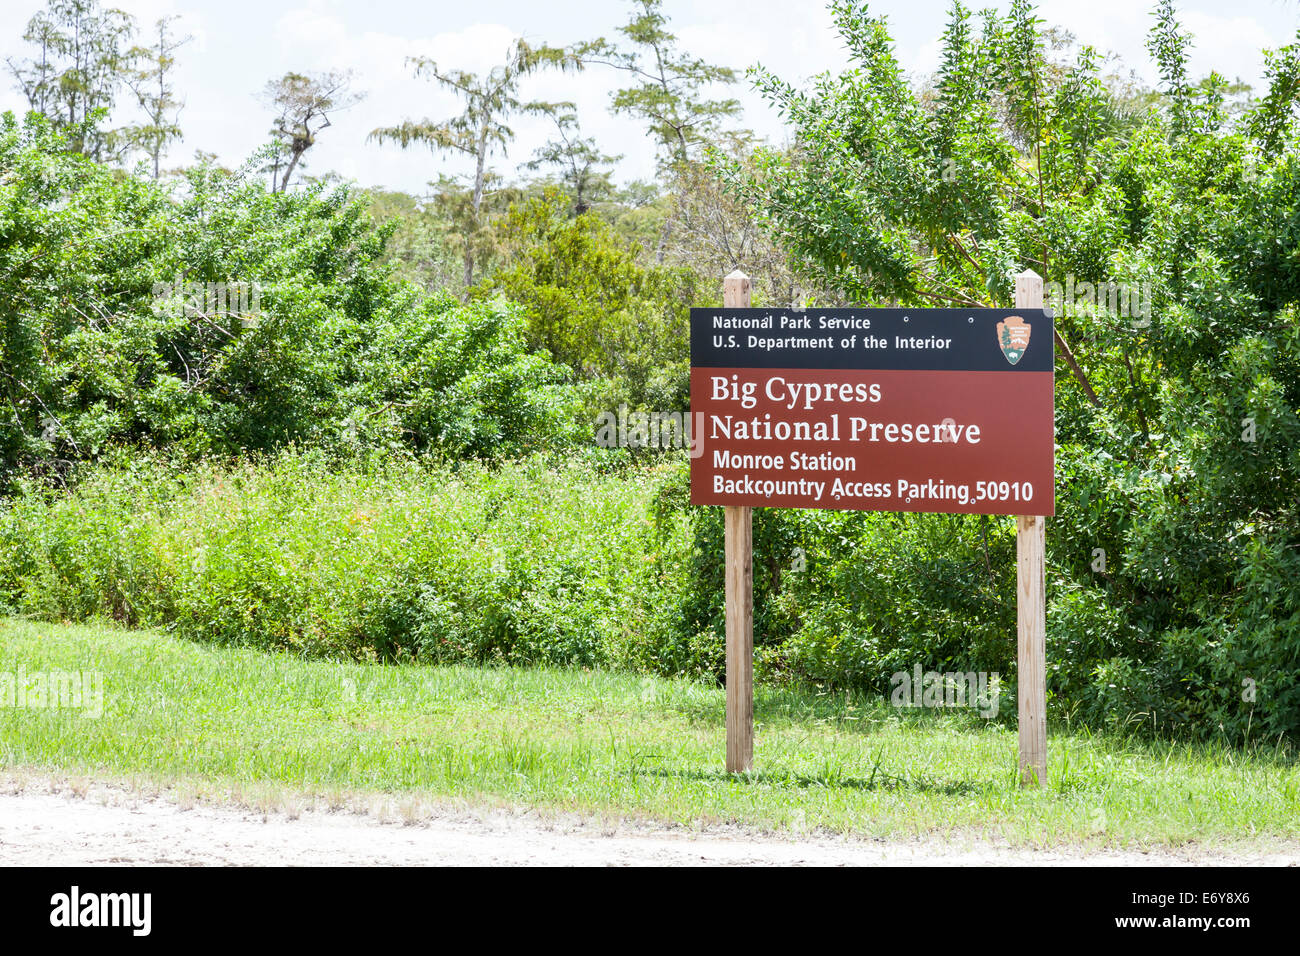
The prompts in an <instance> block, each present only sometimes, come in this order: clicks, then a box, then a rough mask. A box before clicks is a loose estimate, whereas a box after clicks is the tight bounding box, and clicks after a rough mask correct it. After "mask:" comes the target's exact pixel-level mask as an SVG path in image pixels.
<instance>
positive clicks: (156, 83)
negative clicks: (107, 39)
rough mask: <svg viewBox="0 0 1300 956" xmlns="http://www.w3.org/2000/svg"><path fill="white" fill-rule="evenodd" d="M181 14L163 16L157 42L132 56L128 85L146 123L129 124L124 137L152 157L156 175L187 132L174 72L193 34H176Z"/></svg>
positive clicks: (159, 22)
mask: <svg viewBox="0 0 1300 956" xmlns="http://www.w3.org/2000/svg"><path fill="white" fill-rule="evenodd" d="M177 19H178V18H177V17H174V16H172V17H162V18H160V19H159V20H158V21H157V23H155V24H154V30H155V31H156V33H155V35H156V38H157V39H156V41H155V42H154V43H153V44H152V45H151V46H147V47H135V48H134V49H133V50H132V51H131V59H132V60H133V61H134V63H135V64H136V65H135V66H134V67H133V68H132V69H131V71H130V72H129V73H128V74H127V77H126V84H127V85H128V86H129V87H130V88H131V92H132V93H134V94H135V99H136V103H137V104H138V105H139V107H140V109H141V111H142V112H143V113H144V116H145V119H144V122H143V123H138V124H136V125H134V126H128V127H127V128H126V129H125V130H123V131H122V136H123V138H124V140H125V141H126V142H127V143H128V144H129V145H131V146H132V147H134V148H135V149H138V150H140V151H142V152H143V153H144V154H145V155H146V156H148V157H149V160H150V162H151V163H152V165H153V178H154V179H157V178H158V177H159V176H160V175H161V172H162V157H163V154H164V153H165V152H166V151H167V146H168V145H169V144H170V143H173V142H175V141H176V140H178V139H180V138H181V136H182V135H183V133H182V131H181V127H180V121H179V116H180V112H181V110H182V109H183V108H184V106H185V104H184V102H183V101H182V100H180V99H178V98H177V96H176V89H175V87H174V86H173V85H172V74H173V73H174V72H175V70H176V52H177V51H178V50H179V49H180V48H181V47H183V46H184V45H185V44H187V43H189V42H190V41H191V40H192V39H194V38H193V37H192V36H189V35H188V34H187V35H186V36H183V37H178V36H176V34H175V33H173V32H172V22H173V21H175V20H177Z"/></svg>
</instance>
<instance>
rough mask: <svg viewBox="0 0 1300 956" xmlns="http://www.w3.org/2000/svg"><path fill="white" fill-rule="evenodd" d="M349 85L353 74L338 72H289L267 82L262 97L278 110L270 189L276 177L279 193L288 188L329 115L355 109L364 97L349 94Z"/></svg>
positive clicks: (273, 134) (272, 133) (328, 122)
mask: <svg viewBox="0 0 1300 956" xmlns="http://www.w3.org/2000/svg"><path fill="white" fill-rule="evenodd" d="M351 83H352V74H351V73H350V72H344V71H340V70H330V71H328V72H325V73H294V72H292V71H291V72H289V73H286V74H284V76H282V77H280V78H279V79H278V80H269V81H268V82H267V84H266V88H265V90H264V91H263V93H262V96H263V98H264V99H265V100H266V101H267V102H268V103H269V104H270V105H271V106H272V107H274V108H275V109H276V110H278V115H277V116H276V118H275V124H274V126H272V128H271V135H272V136H274V137H275V140H276V142H277V144H278V145H279V150H278V152H277V153H276V156H275V160H274V161H273V163H272V165H271V173H272V188H273V189H274V188H275V177H276V176H279V180H280V182H279V191H280V192H284V191H285V190H287V189H288V188H289V179H290V178H291V177H292V176H293V173H294V170H296V169H297V168H298V166H299V165H300V164H301V163H302V157H303V154H304V153H306V152H307V150H309V149H311V148H312V147H313V146H315V145H316V137H317V136H319V135H320V132H321V130H323V129H325V128H326V127H328V126H329V125H330V113H332V112H334V111H336V110H345V109H348V108H349V107H352V106H355V105H356V104H357V103H359V102H361V100H362V99H363V98H364V97H365V94H364V93H359V92H353V91H352V90H350V89H349V87H350V86H351ZM281 169H283V170H284V171H283V173H281V172H280V170H281Z"/></svg>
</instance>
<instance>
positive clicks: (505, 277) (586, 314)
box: [476, 189, 700, 411]
mask: <svg viewBox="0 0 1300 956" xmlns="http://www.w3.org/2000/svg"><path fill="white" fill-rule="evenodd" d="M567 207H568V203H567V198H566V197H565V196H564V195H563V194H562V193H560V192H559V191H558V190H554V189H552V190H550V191H548V192H546V193H545V194H544V195H542V196H540V197H533V198H532V199H530V200H528V201H527V202H524V203H520V204H516V205H515V206H513V207H512V208H511V210H510V212H509V214H508V215H507V216H506V217H505V219H504V221H503V223H502V227H501V231H502V233H503V240H502V241H503V245H504V246H505V247H506V249H507V252H506V254H505V261H504V263H503V265H502V267H501V268H499V269H498V270H497V271H496V272H495V273H494V274H493V275H492V277H491V278H490V279H489V280H487V281H485V282H484V283H482V284H481V286H480V287H479V288H478V289H477V290H476V294H477V295H480V296H481V295H484V294H491V293H498V292H499V293H503V294H504V295H505V296H506V297H507V298H508V299H510V300H511V301H514V302H518V303H519V304H520V306H521V308H522V309H523V313H524V316H525V318H526V320H527V334H528V342H529V345H530V346H531V347H532V348H534V349H542V350H545V351H546V352H547V353H548V354H550V355H551V356H552V357H553V358H554V359H555V360H556V361H558V362H561V363H563V364H564V365H567V366H568V367H569V368H570V369H572V371H573V376H574V378H575V379H577V380H589V381H590V380H596V379H601V380H605V381H607V382H609V383H611V390H610V391H609V392H607V393H606V394H604V395H603V396H601V398H600V400H601V401H603V402H605V406H604V407H606V408H608V407H610V403H611V402H616V401H627V402H629V403H630V404H633V405H637V406H648V407H650V408H653V409H663V410H669V411H671V410H674V409H681V408H684V407H685V400H686V387H687V381H686V380H687V374H688V370H689V368H688V367H689V351H688V322H687V317H688V316H687V310H688V307H689V305H690V304H691V303H692V302H695V301H697V298H696V297H697V296H698V295H699V293H700V290H699V289H698V288H697V285H696V281H695V277H694V275H693V273H691V272H690V271H689V270H685V269H671V268H665V267H658V266H652V267H649V268H646V267H643V266H642V265H641V264H640V262H639V260H640V256H641V250H640V249H639V247H638V246H637V245H636V244H635V243H632V242H629V241H627V240H625V239H623V238H621V237H620V236H619V235H618V233H617V232H615V230H614V229H613V227H611V226H610V225H609V224H607V223H606V222H604V221H603V220H601V219H600V218H598V217H597V216H595V215H593V214H592V213H584V214H583V215H580V216H574V217H571V216H569V215H567Z"/></svg>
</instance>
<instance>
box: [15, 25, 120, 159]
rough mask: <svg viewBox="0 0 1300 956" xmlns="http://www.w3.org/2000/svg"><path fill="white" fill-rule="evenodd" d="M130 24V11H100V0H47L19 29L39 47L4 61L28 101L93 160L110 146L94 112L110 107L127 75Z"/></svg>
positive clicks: (70, 146) (71, 145)
mask: <svg viewBox="0 0 1300 956" xmlns="http://www.w3.org/2000/svg"><path fill="white" fill-rule="evenodd" d="M134 29H135V21H134V19H133V18H132V17H131V16H129V15H128V14H126V13H123V12H122V11H121V10H114V9H109V10H104V9H102V8H101V7H100V4H99V0H49V9H48V10H44V11H42V12H40V13H37V14H36V15H35V16H34V17H32V18H31V20H29V21H28V23H27V30H26V32H24V33H23V39H24V40H25V41H26V42H27V43H30V44H32V45H34V46H36V47H37V48H38V51H39V52H38V53H37V54H36V56H35V57H33V58H31V59H29V60H22V61H15V60H13V59H12V58H10V59H7V60H6V63H7V64H8V67H9V72H10V73H12V74H13V77H14V79H15V80H16V81H17V83H18V88H19V90H21V91H22V93H23V95H24V96H26V97H27V103H28V106H29V107H30V108H31V109H32V110H34V111H36V112H38V113H42V114H44V115H45V116H46V117H47V118H48V119H49V120H50V122H51V123H52V124H53V126H54V128H55V129H56V130H59V131H61V132H64V133H66V134H67V143H68V149H70V150H71V151H73V152H77V153H82V154H84V155H86V156H89V157H90V158H91V159H95V160H100V159H104V158H106V157H107V155H108V154H109V152H110V151H111V147H112V143H113V140H114V137H113V136H112V134H111V133H108V132H104V131H101V130H98V129H96V128H95V127H94V125H93V121H94V120H95V118H96V117H97V116H98V115H99V112H98V111H100V110H103V111H105V112H108V111H111V110H112V108H113V104H114V102H115V101H116V99H117V91H118V89H119V88H120V87H121V85H122V83H123V81H124V80H125V79H126V78H127V76H128V75H129V72H130V69H131V66H132V52H131V51H130V50H129V49H128V48H127V43H128V41H129V40H130V37H131V34H132V33H133V32H134Z"/></svg>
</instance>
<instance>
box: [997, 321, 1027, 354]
mask: <svg viewBox="0 0 1300 956" xmlns="http://www.w3.org/2000/svg"><path fill="white" fill-rule="evenodd" d="M1029 332H1030V329H1029V323H1028V322H1026V321H1025V320H1024V319H1022V318H1021V317H1020V316H1018V315H1008V316H1007V317H1006V318H1005V319H1004V320H1002V321H1001V322H999V323H998V345H999V346H1001V347H1002V354H1003V355H1005V356H1006V357H1007V361H1008V362H1010V363H1011V364H1012V365H1015V364H1016V363H1017V362H1019V361H1020V360H1021V359H1022V358H1024V356H1025V349H1027V348H1029Z"/></svg>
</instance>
